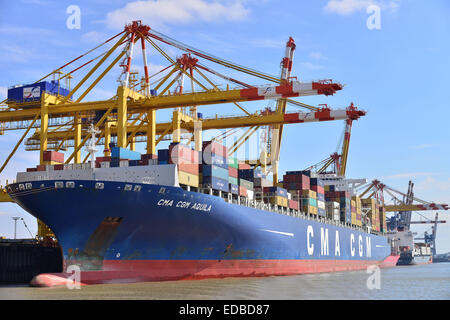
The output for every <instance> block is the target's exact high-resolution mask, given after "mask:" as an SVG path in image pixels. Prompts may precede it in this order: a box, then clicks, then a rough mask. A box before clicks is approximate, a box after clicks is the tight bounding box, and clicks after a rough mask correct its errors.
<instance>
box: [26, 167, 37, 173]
mask: <svg viewBox="0 0 450 320" xmlns="http://www.w3.org/2000/svg"><path fill="white" fill-rule="evenodd" d="M35 171H37V169H36V168H27V172H35Z"/></svg>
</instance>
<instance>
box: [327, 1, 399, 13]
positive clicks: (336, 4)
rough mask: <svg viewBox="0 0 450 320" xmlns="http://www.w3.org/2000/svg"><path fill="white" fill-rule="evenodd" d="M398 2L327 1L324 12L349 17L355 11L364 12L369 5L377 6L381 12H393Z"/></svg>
mask: <svg viewBox="0 0 450 320" xmlns="http://www.w3.org/2000/svg"><path fill="white" fill-rule="evenodd" d="M399 2H400V0H329V1H328V3H327V4H326V6H325V8H324V10H325V11H326V12H329V13H337V14H339V15H343V16H345V15H351V14H353V13H355V12H357V11H363V10H366V8H367V7H368V6H370V5H377V6H379V7H380V8H381V9H382V10H390V11H395V10H396V9H397V8H398V7H399Z"/></svg>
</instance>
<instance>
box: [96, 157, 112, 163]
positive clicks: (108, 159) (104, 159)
mask: <svg viewBox="0 0 450 320" xmlns="http://www.w3.org/2000/svg"><path fill="white" fill-rule="evenodd" d="M95 162H98V163H100V162H111V157H97V158H96V159H95Z"/></svg>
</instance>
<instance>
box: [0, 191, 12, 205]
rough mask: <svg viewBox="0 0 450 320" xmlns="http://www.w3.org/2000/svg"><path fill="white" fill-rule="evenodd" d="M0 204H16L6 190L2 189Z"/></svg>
mask: <svg viewBox="0 0 450 320" xmlns="http://www.w3.org/2000/svg"><path fill="white" fill-rule="evenodd" d="M0 202H14V201H13V200H12V199H11V197H10V196H9V194H8V193H7V192H6V190H5V189H3V188H1V189H0Z"/></svg>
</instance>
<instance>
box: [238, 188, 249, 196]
mask: <svg viewBox="0 0 450 320" xmlns="http://www.w3.org/2000/svg"><path fill="white" fill-rule="evenodd" d="M239 195H240V196H242V197H246V196H247V189H246V188H244V187H243V186H239Z"/></svg>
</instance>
